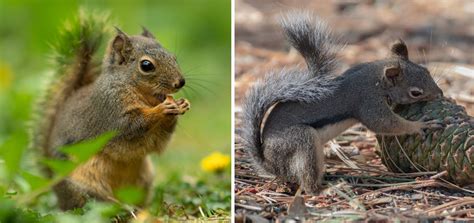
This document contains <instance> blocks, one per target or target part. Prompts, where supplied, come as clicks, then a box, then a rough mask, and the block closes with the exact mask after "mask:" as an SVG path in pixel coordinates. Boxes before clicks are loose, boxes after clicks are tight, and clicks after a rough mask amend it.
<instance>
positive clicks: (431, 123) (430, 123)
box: [419, 118, 445, 140]
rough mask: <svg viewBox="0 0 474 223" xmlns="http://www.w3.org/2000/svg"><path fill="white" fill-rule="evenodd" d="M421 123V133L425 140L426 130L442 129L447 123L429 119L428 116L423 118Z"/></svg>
mask: <svg viewBox="0 0 474 223" xmlns="http://www.w3.org/2000/svg"><path fill="white" fill-rule="evenodd" d="M419 123H420V124H421V128H420V130H419V133H420V135H421V138H422V139H423V140H425V138H426V132H425V131H426V130H427V129H442V128H444V127H445V124H444V123H443V121H442V120H436V119H433V120H427V119H426V118H421V119H420V121H419Z"/></svg>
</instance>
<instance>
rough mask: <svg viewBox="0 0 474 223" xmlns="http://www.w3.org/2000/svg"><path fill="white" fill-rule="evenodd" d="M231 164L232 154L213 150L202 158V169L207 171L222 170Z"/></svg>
mask: <svg viewBox="0 0 474 223" xmlns="http://www.w3.org/2000/svg"><path fill="white" fill-rule="evenodd" d="M229 165H230V156H229V155H224V154H222V153H220V152H213V153H211V154H210V155H209V156H206V157H204V159H202V160H201V169H203V170H204V171H206V172H220V171H223V170H224V169H225V168H226V167H228V166H229Z"/></svg>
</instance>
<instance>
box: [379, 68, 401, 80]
mask: <svg viewBox="0 0 474 223" xmlns="http://www.w3.org/2000/svg"><path fill="white" fill-rule="evenodd" d="M383 72H384V76H385V77H386V78H387V79H389V80H391V81H394V80H396V79H397V78H398V77H400V75H401V73H402V71H401V69H400V66H387V67H385V68H384V70H383Z"/></svg>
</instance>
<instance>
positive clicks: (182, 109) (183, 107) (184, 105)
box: [176, 98, 191, 115]
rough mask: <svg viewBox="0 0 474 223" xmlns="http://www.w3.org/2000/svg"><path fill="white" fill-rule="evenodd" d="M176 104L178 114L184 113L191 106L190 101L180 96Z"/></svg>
mask: <svg viewBox="0 0 474 223" xmlns="http://www.w3.org/2000/svg"><path fill="white" fill-rule="evenodd" d="M176 104H177V105H178V107H179V110H180V112H181V113H180V115H182V114H184V113H186V112H187V111H188V110H189V109H190V108H191V103H189V101H188V100H187V99H184V98H181V99H179V100H177V101H176Z"/></svg>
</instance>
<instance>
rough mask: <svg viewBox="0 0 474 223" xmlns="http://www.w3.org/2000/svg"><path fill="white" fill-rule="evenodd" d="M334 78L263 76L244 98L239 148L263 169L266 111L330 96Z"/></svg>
mask: <svg viewBox="0 0 474 223" xmlns="http://www.w3.org/2000/svg"><path fill="white" fill-rule="evenodd" d="M333 78H334V76H332V75H328V76H319V77H315V76H314V75H313V74H312V73H309V72H307V71H289V70H283V71H280V72H273V73H269V74H267V75H265V77H264V78H263V79H261V80H259V81H257V82H256V83H255V85H254V86H252V87H251V89H250V90H249V92H248V93H247V95H246V98H245V102H244V105H243V117H242V133H241V137H242V145H243V147H244V148H246V149H247V150H248V151H249V152H250V155H251V157H252V158H253V159H254V160H255V161H256V162H257V164H259V165H260V166H262V165H263V161H264V156H263V149H262V142H261V133H260V131H261V129H260V127H261V125H262V121H263V118H264V116H265V113H266V112H267V110H268V109H269V108H270V107H271V106H273V105H274V104H276V103H278V102H288V101H299V102H305V103H311V102H315V101H317V100H320V99H321V98H325V97H327V96H329V95H330V94H331V92H333V90H334V89H335V87H336V83H335V82H334V81H332V79H333Z"/></svg>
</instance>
